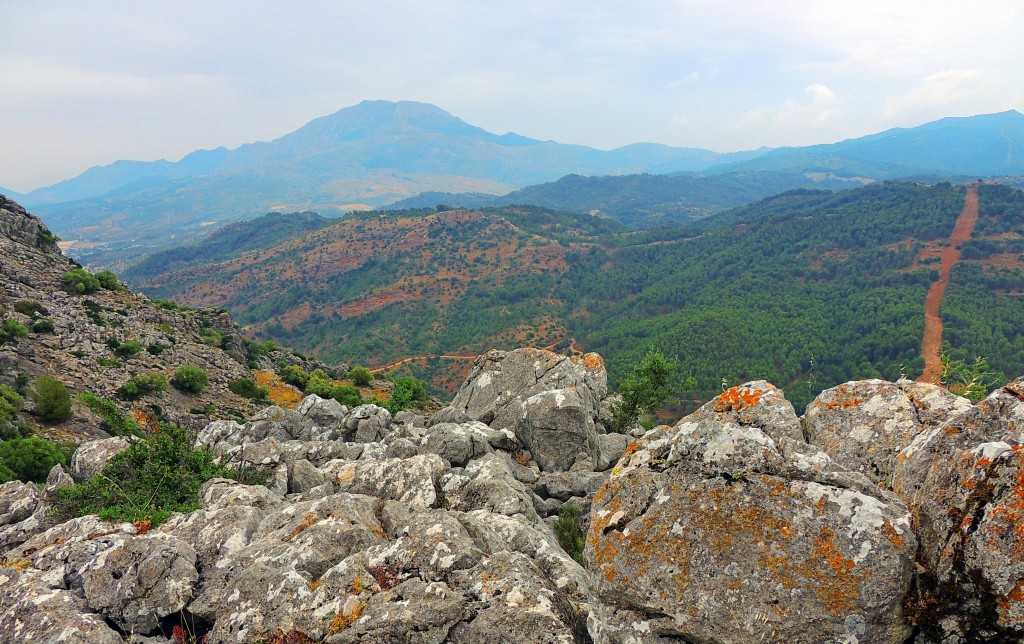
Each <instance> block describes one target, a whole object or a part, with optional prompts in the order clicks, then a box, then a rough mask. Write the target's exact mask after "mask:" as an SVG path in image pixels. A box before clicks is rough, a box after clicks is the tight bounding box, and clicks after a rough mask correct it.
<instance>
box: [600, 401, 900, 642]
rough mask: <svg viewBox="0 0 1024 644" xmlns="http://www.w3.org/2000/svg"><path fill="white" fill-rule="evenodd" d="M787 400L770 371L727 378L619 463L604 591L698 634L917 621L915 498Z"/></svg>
mask: <svg viewBox="0 0 1024 644" xmlns="http://www.w3.org/2000/svg"><path fill="white" fill-rule="evenodd" d="M766 399H767V400H766ZM784 401H785V399H784V398H783V397H782V396H781V393H780V392H778V390H777V389H775V388H774V387H765V386H764V385H763V384H762V383H747V384H746V385H743V386H741V387H738V388H734V389H731V390H727V391H726V392H723V394H722V395H721V396H719V397H718V398H716V399H715V400H713V401H711V403H709V404H708V405H705V407H703V408H702V409H701V410H698V411H697V412H695V413H694V414H692V415H691V416H688V417H687V418H684V419H683V420H681V421H679V423H677V424H676V425H675V426H674V427H672V428H671V429H670V430H667V431H666V430H658V431H652V432H649V433H648V434H647V435H646V436H645V437H644V438H643V439H641V440H640V441H639V444H638V445H637V446H636V448H635V450H634V451H632V453H631V454H630V455H629V457H628V459H627V458H624V459H623V461H622V462H621V463H620V465H619V466H618V467H616V470H615V471H613V473H612V475H611V478H610V479H609V481H608V483H607V484H606V485H605V487H604V488H603V489H602V490H601V491H600V492H598V494H597V496H596V498H595V499H594V506H593V511H592V514H591V525H590V530H589V534H588V542H587V547H586V557H587V561H588V563H589V565H590V568H591V570H593V572H594V578H595V581H596V583H597V585H598V589H599V592H600V595H601V597H602V599H604V601H605V602H606V603H607V604H609V605H611V606H614V607H615V608H616V609H617V610H622V611H625V612H627V613H628V612H646V613H652V614H658V615H663V616H665V619H663V620H661V621H660V622H659V623H658V630H660V631H661V632H663V633H665V634H669V633H671V634H673V635H675V636H677V637H681V638H683V639H688V640H693V641H740V640H743V641H756V640H759V639H761V638H764V639H765V640H773V641H793V642H824V641H841V640H843V639H844V638H845V639H846V640H851V639H856V640H858V641H861V642H899V641H903V640H904V639H905V638H906V637H907V636H908V635H909V634H910V625H909V622H908V621H907V620H906V618H905V616H904V614H903V599H904V596H905V594H906V592H907V589H908V588H909V585H910V581H911V577H912V573H913V570H914V555H915V552H916V549H917V542H916V539H915V538H914V535H913V533H912V532H911V516H910V512H909V510H907V508H906V507H905V506H904V505H903V504H902V503H901V502H900V501H899V499H898V498H896V497H895V496H894V495H892V494H888V493H886V492H884V491H882V490H879V489H878V488H877V487H876V486H875V485H874V484H872V483H871V482H870V481H869V480H867V479H866V478H864V477H863V476H860V475H857V474H853V473H848V472H843V471H841V470H838V469H837V468H836V467H835V465H834V463H832V462H831V459H829V458H828V456H827V455H826V454H824V453H823V452H820V451H817V450H815V449H814V448H813V447H810V446H808V445H806V444H805V443H803V440H802V438H800V439H797V438H794V437H793V434H794V432H795V431H798V430H799V425H795V424H794V421H795V418H794V417H792V416H790V414H789V413H787V410H786V408H787V405H788V403H785V402H784ZM790 409H791V408H790ZM762 424H764V425H766V426H767V427H761V425H762ZM738 606H742V607H743V610H742V611H737V610H735V608H734V607H738ZM652 628H653V625H652ZM620 636H621V639H628V638H626V637H625V634H623V633H620V634H619V635H617V636H615V637H614V638H612V639H617V638H620Z"/></svg>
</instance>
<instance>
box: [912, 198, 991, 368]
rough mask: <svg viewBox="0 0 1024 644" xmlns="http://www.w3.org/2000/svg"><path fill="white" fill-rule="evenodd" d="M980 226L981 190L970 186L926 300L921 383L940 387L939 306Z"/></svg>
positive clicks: (940, 324) (940, 323) (940, 338)
mask: <svg viewBox="0 0 1024 644" xmlns="http://www.w3.org/2000/svg"><path fill="white" fill-rule="evenodd" d="M976 223H978V187H977V186H975V185H970V186H968V187H967V198H966V199H965V200H964V209H963V210H962V211H961V212H960V216H959V217H958V218H957V220H956V226H955V227H954V228H953V234H952V235H951V236H950V237H949V246H948V247H947V248H944V249H942V253H941V254H940V255H939V257H940V258H941V260H942V264H941V265H940V267H939V279H937V280H935V282H933V283H932V285H931V288H929V289H928V297H927V298H925V301H924V339H923V340H922V341H921V355H922V356H923V357H924V373H922V374H921V377H920V378H918V379H917V381H918V382H930V383H932V384H936V385H937V384H940V383H939V379H940V378H941V377H942V361H941V359H940V357H939V354H940V352H941V351H942V318H940V317H939V305H940V304H942V298H943V296H945V295H946V285H947V284H949V273H950V271H952V270H953V267H954V266H956V263H957V262H958V261H960V244H962V243H963V242H965V241H967V240H969V239H970V238H971V233H972V232H974V225H975V224H976Z"/></svg>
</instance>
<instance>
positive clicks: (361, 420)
mask: <svg viewBox="0 0 1024 644" xmlns="http://www.w3.org/2000/svg"><path fill="white" fill-rule="evenodd" d="M390 428H391V412H389V411H388V410H387V409H384V408H383V407H378V406H377V405H360V406H358V407H356V408H355V409H353V410H352V411H350V412H349V413H348V414H346V415H345V440H349V441H353V442H356V443H373V442H375V441H379V440H381V439H382V438H384V437H385V436H387V435H388V432H389V430H390Z"/></svg>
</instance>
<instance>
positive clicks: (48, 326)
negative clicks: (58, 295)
mask: <svg viewBox="0 0 1024 644" xmlns="http://www.w3.org/2000/svg"><path fill="white" fill-rule="evenodd" d="M53 329H54V324H53V319H52V318H39V319H38V320H36V321H35V322H33V323H32V332H33V333H53Z"/></svg>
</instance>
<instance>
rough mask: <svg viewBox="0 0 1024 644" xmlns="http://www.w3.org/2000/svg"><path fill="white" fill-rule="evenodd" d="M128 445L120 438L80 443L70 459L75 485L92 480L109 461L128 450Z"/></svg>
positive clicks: (124, 439) (125, 440) (126, 441)
mask: <svg viewBox="0 0 1024 644" xmlns="http://www.w3.org/2000/svg"><path fill="white" fill-rule="evenodd" d="M128 445H129V442H128V439H126V438H124V437H122V436H115V437H113V438H103V439H100V440H95V441H89V442H86V443H82V444H81V445H79V446H78V449H76V450H75V454H74V456H72V457H71V478H72V479H74V480H75V482H76V483H81V482H83V481H88V480H90V479H92V477H94V476H96V475H97V474H99V472H100V470H102V469H103V466H104V465H106V464H107V462H108V461H110V459H112V458H114V457H115V456H117V455H118V454H120V453H121V452H123V451H125V450H126V449H128Z"/></svg>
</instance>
